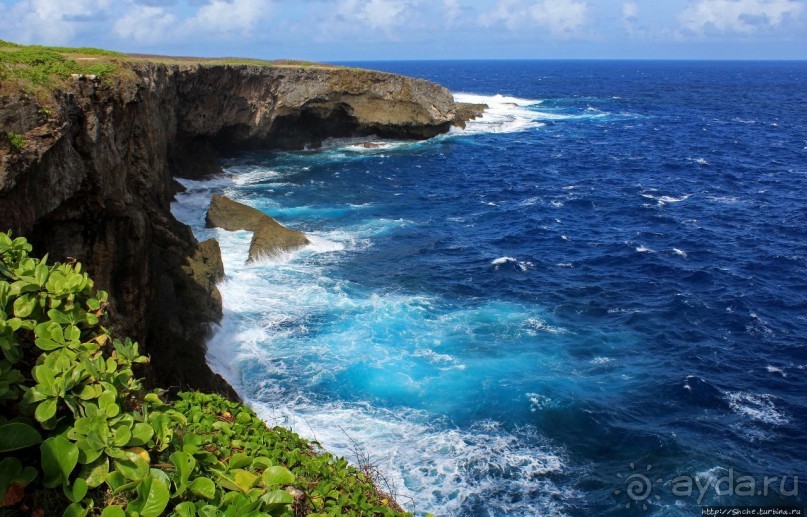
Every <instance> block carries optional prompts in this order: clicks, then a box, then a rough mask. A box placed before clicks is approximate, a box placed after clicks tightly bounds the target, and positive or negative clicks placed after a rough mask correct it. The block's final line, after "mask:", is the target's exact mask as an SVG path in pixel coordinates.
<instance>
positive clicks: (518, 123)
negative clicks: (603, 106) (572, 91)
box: [450, 93, 611, 135]
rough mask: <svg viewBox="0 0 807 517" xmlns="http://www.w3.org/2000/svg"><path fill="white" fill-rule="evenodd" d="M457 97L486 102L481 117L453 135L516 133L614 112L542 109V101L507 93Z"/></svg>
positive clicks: (601, 116) (463, 94) (465, 100)
mask: <svg viewBox="0 0 807 517" xmlns="http://www.w3.org/2000/svg"><path fill="white" fill-rule="evenodd" d="M454 100H455V101H457V102H465V103H470V104H486V105H487V106H488V108H487V109H486V110H485V111H484V113H483V114H482V116H481V117H479V118H477V119H474V120H470V121H468V122H467V124H466V127H465V129H457V128H453V129H452V131H451V133H450V134H452V135H456V134H459V135H462V134H477V133H517V132H520V131H526V130H528V129H533V128H538V127H542V126H544V125H545V123H546V122H555V121H562V120H597V119H602V118H605V117H609V116H610V115H611V114H610V113H608V112H606V111H601V110H599V109H597V108H595V107H592V106H589V107H587V108H586V109H585V110H584V111H583V112H577V111H576V112H574V113H570V112H568V111H567V110H565V109H556V108H542V105H543V104H544V101H543V100H538V99H522V98H519V97H509V96H505V95H477V94H471V93H454Z"/></svg>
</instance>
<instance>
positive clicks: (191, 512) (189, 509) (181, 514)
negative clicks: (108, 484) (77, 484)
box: [101, 501, 196, 517]
mask: <svg viewBox="0 0 807 517" xmlns="http://www.w3.org/2000/svg"><path fill="white" fill-rule="evenodd" d="M174 515H177V516H178V517H196V506H194V504H193V503H192V502H190V501H185V502H184V503H179V504H178V505H176V506H174ZM101 517H104V516H103V515H102V516H101Z"/></svg>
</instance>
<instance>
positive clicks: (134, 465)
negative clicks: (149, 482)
mask: <svg viewBox="0 0 807 517" xmlns="http://www.w3.org/2000/svg"><path fill="white" fill-rule="evenodd" d="M125 455H126V459H125V460H116V461H115V470H117V471H118V472H120V473H121V474H123V476H124V477H125V478H127V479H131V480H132V481H140V480H142V479H143V478H145V477H146V476H148V473H149V464H148V463H146V460H144V459H143V458H141V457H140V456H139V455H137V454H135V453H133V452H128V451H125Z"/></svg>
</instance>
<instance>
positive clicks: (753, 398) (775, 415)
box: [725, 391, 790, 426]
mask: <svg viewBox="0 0 807 517" xmlns="http://www.w3.org/2000/svg"><path fill="white" fill-rule="evenodd" d="M725 396H726V400H728V403H729V407H730V408H731V410H732V411H734V412H735V413H737V414H738V415H742V416H745V417H748V418H750V419H751V420H755V421H757V422H763V423H765V424H770V425H776V426H779V425H785V424H788V423H790V419H789V418H788V416H787V415H786V414H785V413H784V411H782V410H780V409H779V408H777V407H776V405H775V404H774V401H775V400H776V397H774V396H773V395H769V394H762V395H756V394H753V393H747V392H744V391H730V392H727V393H726V394H725Z"/></svg>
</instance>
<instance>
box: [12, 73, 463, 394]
mask: <svg viewBox="0 0 807 517" xmlns="http://www.w3.org/2000/svg"><path fill="white" fill-rule="evenodd" d="M127 66H128V67H129V69H128V70H127V72H126V73H124V74H122V76H121V77H120V78H118V79H116V80H115V82H114V84H109V83H106V82H100V81H90V80H85V79H81V80H76V81H75V82H74V83H73V84H72V85H71V87H70V88H69V89H66V90H65V91H57V92H55V93H54V96H53V98H52V99H35V98H33V97H31V96H29V95H27V94H25V93H24V92H22V91H19V92H16V93H11V94H3V95H0V123H2V128H0V129H2V131H0V230H2V231H5V230H6V229H11V230H12V231H13V232H14V233H15V234H17V235H25V236H27V237H29V239H30V240H31V242H32V243H33V244H34V245H35V250H39V251H40V253H44V252H45V251H48V252H49V253H50V255H51V257H53V258H54V259H56V260H63V259H64V258H65V257H72V258H75V259H77V260H79V261H81V262H82V263H84V264H85V266H86V267H87V270H88V271H89V272H90V273H91V274H92V276H93V277H94V279H95V280H96V285H97V286H98V287H99V288H101V289H105V290H107V291H109V292H110V295H111V298H112V302H113V305H112V309H113V315H114V316H113V317H114V321H112V324H113V326H114V327H115V329H116V331H117V332H118V334H119V335H129V336H131V337H133V338H135V339H139V340H140V341H141V342H142V343H143V344H144V345H145V350H146V352H147V353H149V354H150V355H151V356H152V364H153V366H152V368H153V371H152V372H151V373H152V376H151V378H152V380H153V381H154V382H155V383H156V384H159V385H160V386H163V387H169V386H175V387H183V388H184V387H192V388H197V389H203V390H210V391H218V392H222V393H225V394H228V395H230V396H234V394H233V393H232V390H231V389H230V388H229V386H227V385H226V383H225V382H224V381H223V380H221V379H220V378H218V377H217V376H215V375H213V374H212V373H211V372H210V371H209V369H208V368H207V365H206V364H205V361H204V345H203V343H204V339H205V336H206V335H207V333H208V332H209V327H210V324H211V322H215V321H218V320H219V319H220V317H221V298H220V296H219V294H218V291H217V289H216V287H215V284H216V282H217V281H218V280H219V279H220V278H221V277H222V276H223V269H222V265H221V259H220V256H219V251H218V244H217V243H215V241H208V242H204V243H198V242H197V241H196V239H195V238H194V237H193V235H192V233H191V231H190V229H189V228H188V227H187V226H185V225H183V224H181V223H179V222H178V221H176V220H175V219H174V217H173V216H172V215H171V213H170V202H171V200H172V198H173V194H174V192H175V186H176V185H175V184H174V182H173V179H172V177H173V176H174V175H185V176H199V175H203V174H207V173H210V172H216V171H218V170H220V168H219V165H218V160H217V156H218V155H219V154H221V153H222V152H232V151H234V150H239V149H249V148H300V147H302V146H304V145H317V144H318V143H319V142H320V141H321V140H322V139H323V138H326V137H330V136H358V135H370V134H376V135H379V136H388V137H398V138H426V137H430V136H434V135H436V134H438V133H440V132H443V131H446V130H448V129H449V126H450V125H451V124H452V122H453V121H454V118H455V116H456V106H455V105H454V103H453V100H452V97H451V95H450V94H449V92H448V91H447V90H445V89H444V88H441V87H439V86H436V85H433V84H431V83H428V82H426V81H421V80H415V79H410V78H404V77H400V76H395V75H391V74H385V73H379V72H369V71H360V70H350V69H336V68H334V69H330V68H290V67H257V66H205V65H192V66H187V65H186V66H167V65H161V64H153V63H147V64H131V65H127ZM2 91H5V92H7V91H9V88H7V87H6V88H4V89H3V90H2ZM7 131H11V132H14V133H18V134H21V135H22V136H23V137H24V139H25V145H24V147H23V149H22V150H17V149H15V148H14V146H13V145H12V143H11V141H10V139H9V138H8V137H7V136H6V132H7Z"/></svg>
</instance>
